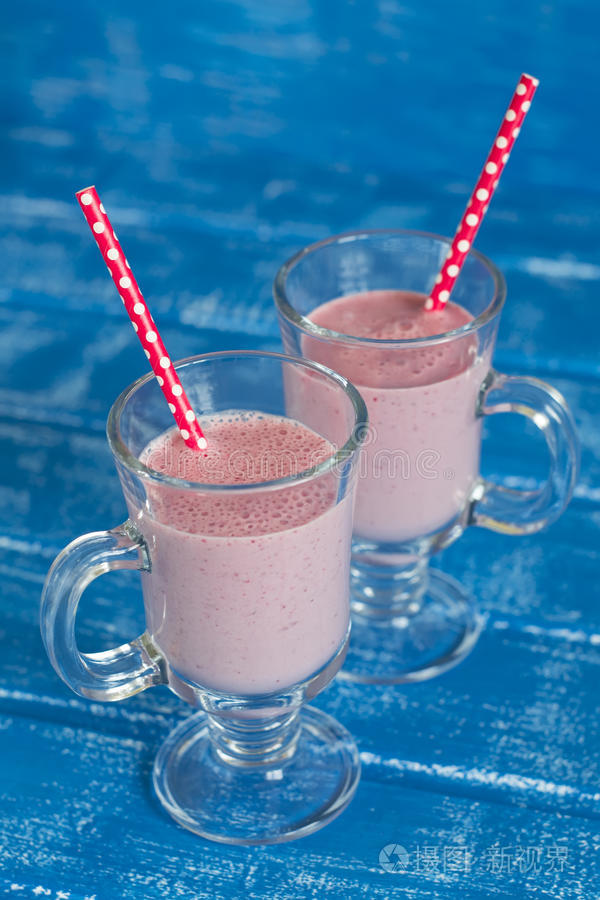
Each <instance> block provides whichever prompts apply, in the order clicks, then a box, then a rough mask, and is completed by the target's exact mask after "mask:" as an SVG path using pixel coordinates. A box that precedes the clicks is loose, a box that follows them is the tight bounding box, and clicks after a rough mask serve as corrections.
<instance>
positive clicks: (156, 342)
mask: <svg viewBox="0 0 600 900" xmlns="http://www.w3.org/2000/svg"><path fill="white" fill-rule="evenodd" d="M76 197H77V200H78V202H79V205H80V207H81V210H82V212H83V215H84V216H85V219H86V222H87V223H88V225H89V226H90V228H91V230H92V234H93V235H94V238H95V240H96V243H97V244H98V248H99V250H100V253H101V254H102V257H103V259H104V262H105V263H106V265H107V266H108V271H109V272H110V275H111V277H112V279H113V281H114V283H115V286H116V288H117V290H118V291H119V293H120V295H121V299H122V300H123V303H124V304H125V309H126V310H127V314H128V315H129V318H130V319H131V322H132V325H133V327H134V329H135V331H136V334H137V336H138V338H139V340H140V343H141V345H142V347H143V350H144V353H145V354H146V356H147V357H148V359H149V360H150V365H151V366H152V371H153V372H154V374H155V376H156V380H157V381H158V384H159V386H160V388H161V390H162V392H163V394H164V395H165V398H166V400H167V403H168V404H169V409H170V410H171V412H172V413H173V415H174V417H175V421H176V422H177V426H178V428H179V431H180V433H181V436H182V438H183V439H184V441H185V443H186V444H187V446H188V447H191V448H192V449H193V450H198V449H200V450H205V449H206V446H207V443H206V438H205V437H204V434H203V432H202V429H201V427H200V424H199V423H198V420H197V418H196V415H195V413H194V411H193V409H192V407H191V404H190V402H189V400H188V398H187V396H186V393H185V391H184V390H183V386H182V384H181V382H180V380H179V377H178V375H177V372H176V371H175V368H174V367H173V365H172V363H171V360H170V358H169V355H168V354H167V351H166V349H165V345H164V344H163V342H162V340H161V337H160V334H159V333H158V330H157V328H156V325H155V323H154V321H153V319H152V316H151V315H150V311H149V309H148V307H147V306H146V303H145V301H144V298H143V296H142V293H141V291H140V289H139V287H138V284H137V282H136V280H135V278H134V276H133V272H132V271H131V268H130V266H129V263H128V262H127V260H126V258H125V254H124V253H123V251H122V249H121V248H120V247H118V246H117V243H118V242H117V236H116V234H115V233H114V231H113V228H112V225H111V223H110V221H109V219H108V216H107V215H106V210H105V209H104V206H103V205H102V204H101V203H100V198H99V197H98V194H97V192H96V188H95V187H88V188H85V189H84V190H82V191H78V192H77V194H76Z"/></svg>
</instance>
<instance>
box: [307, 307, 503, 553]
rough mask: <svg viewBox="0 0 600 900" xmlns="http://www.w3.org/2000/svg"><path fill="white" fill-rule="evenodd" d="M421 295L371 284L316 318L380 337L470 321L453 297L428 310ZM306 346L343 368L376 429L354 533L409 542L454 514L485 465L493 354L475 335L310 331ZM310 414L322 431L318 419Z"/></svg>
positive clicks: (436, 330) (364, 461) (366, 455)
mask: <svg viewBox="0 0 600 900" xmlns="http://www.w3.org/2000/svg"><path fill="white" fill-rule="evenodd" d="M424 300H425V297H424V295H422V294H416V293H412V292H408V291H389V290H387V291H368V292H365V293H361V294H353V295H349V296H346V297H340V298H338V299H336V300H331V301H330V302H328V303H324V304H323V305H322V306H319V307H317V308H316V309H315V310H314V311H313V312H312V313H311V314H310V319H311V321H313V322H314V323H315V324H316V325H320V326H322V327H324V328H328V329H330V330H333V331H337V332H341V333H343V334H347V335H352V336H354V337H359V338H373V339H378V340H398V339H402V340H406V339H410V338H421V337H428V336H431V335H434V334H442V333H444V332H446V331H450V330H452V329H455V328H459V327H460V326H462V325H465V324H466V323H467V322H470V321H471V319H472V316H471V315H470V313H468V312H467V311H466V310H465V309H463V308H462V307H461V306H458V305H457V304H455V303H452V302H449V303H448V304H447V305H446V307H445V309H444V310H441V311H439V312H427V311H426V310H425V309H424V306H423V303H424ZM302 354H303V356H307V357H308V358H310V359H314V360H316V361H317V362H321V363H323V364H325V365H327V366H329V367H330V368H332V369H334V370H335V371H337V372H339V373H340V374H342V375H345V376H346V378H348V379H349V380H350V381H352V382H353V383H354V385H355V386H356V387H357V388H358V389H359V391H360V392H361V394H362V395H363V398H364V400H365V402H366V405H367V409H368V412H369V421H370V428H369V437H368V438H367V441H366V444H365V446H364V449H363V451H362V458H361V465H360V474H359V483H358V487H357V499H356V511H355V518H354V531H355V536H358V537H363V538H366V539H368V540H372V541H376V542H396V541H406V540H411V539H414V538H417V537H420V536H423V535H426V534H428V533H430V532H435V531H437V530H439V529H441V528H442V527H443V526H445V525H447V524H448V523H449V522H451V520H452V519H454V518H455V517H456V516H457V514H458V513H459V512H460V511H461V510H462V509H463V508H464V506H465V504H466V502H467V498H468V497H469V493H470V491H471V490H472V488H473V485H474V483H475V480H476V478H477V476H478V473H479V449H480V442H481V422H480V419H478V418H477V417H476V414H475V411H476V406H477V397H478V392H479V389H480V386H481V383H482V381H483V379H484V377H485V375H486V373H487V371H488V368H489V362H490V360H489V358H488V356H489V353H487V352H486V353H484V354H483V356H482V355H480V352H479V350H478V343H477V338H476V336H475V335H473V334H469V335H467V336H465V337H462V338H460V339H456V340H453V341H450V342H446V343H442V344H437V345H433V346H430V347H422V348H415V347H411V345H410V344H408V345H402V346H400V347H398V346H396V347H391V348H382V347H381V345H377V344H376V345H375V346H373V345H368V344H364V343H363V344H360V345H352V344H348V343H336V342H331V341H330V342H326V341H320V340H318V339H316V338H313V337H309V336H305V337H304V338H303V346H302ZM298 412H299V410H298ZM325 414H326V413H325ZM309 421H310V422H311V425H312V427H314V428H316V429H317V430H319V422H318V421H317V420H315V421H313V420H312V419H311V420H309Z"/></svg>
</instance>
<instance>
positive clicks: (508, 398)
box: [469, 370, 579, 535]
mask: <svg viewBox="0 0 600 900" xmlns="http://www.w3.org/2000/svg"><path fill="white" fill-rule="evenodd" d="M503 412H513V413H518V414H519V415H522V416H527V418H528V419H531V421H532V422H533V423H534V424H535V425H536V426H537V427H538V428H539V429H540V431H541V432H542V434H543V435H544V438H545V439H546V444H547V446H548V450H549V453H550V471H549V474H548V479H547V481H546V483H545V484H544V485H542V487H540V488H538V489H537V490H531V491H529V490H513V489H511V488H507V487H502V486H501V485H499V484H495V483H494V482H493V481H486V480H484V479H482V480H481V481H480V482H479V484H478V485H477V487H476V489H475V491H474V494H473V496H472V506H471V510H470V519H469V524H470V525H480V526H481V527H483V528H489V529H490V530H491V531H499V532H501V533H503V534H514V535H522V534H533V533H534V532H536V531H540V529H542V528H544V527H545V526H546V525H549V524H550V523H551V522H554V521H555V519H557V518H558V517H559V516H560V515H561V513H562V512H563V510H564V509H565V507H566V506H567V504H568V503H569V500H570V499H571V496H572V494H573V488H574V487H575V482H576V481H577V474H578V470H579V441H578V438H577V432H576V430H575V423H574V421H573V416H572V414H571V411H570V410H569V407H568V406H567V403H566V400H565V399H564V397H563V396H562V394H560V393H559V392H558V391H557V390H555V389H554V388H553V387H551V386H550V385H549V384H546V383H545V382H544V381H540V380H539V379H538V378H529V377H527V376H522V375H502V374H501V373H499V372H495V371H494V370H491V371H490V372H489V374H488V376H487V378H486V380H485V381H484V383H483V385H482V388H481V393H480V396H479V409H478V414H479V415H480V416H490V415H496V414H497V413H503Z"/></svg>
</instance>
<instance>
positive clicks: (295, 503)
mask: <svg viewBox="0 0 600 900" xmlns="http://www.w3.org/2000/svg"><path fill="white" fill-rule="evenodd" d="M175 365H176V368H177V372H178V375H179V377H180V379H181V382H182V384H183V386H184V388H185V391H186V393H187V395H188V397H189V399H190V402H191V403H192V406H193V408H194V409H195V411H196V412H197V414H198V415H199V416H201V417H202V418H203V421H204V422H205V423H208V422H209V420H211V419H213V418H214V417H215V416H216V417H217V418H218V417H221V419H222V418H223V417H226V418H227V417H229V418H231V417H233V419H235V418H236V417H239V416H243V415H244V411H254V412H258V413H259V414H260V415H261V416H262V417H263V420H264V418H269V417H276V418H275V420H272V419H271V420H270V421H271V422H273V421H274V422H275V425H276V424H277V423H281V422H282V419H283V418H286V419H289V418H290V412H289V406H290V404H289V398H288V395H289V393H290V390H292V389H293V388H294V386H295V385H298V384H303V385H304V389H310V392H311V396H312V398H313V403H314V404H315V406H318V405H319V404H320V403H324V404H331V403H335V405H336V407H337V408H338V410H339V414H338V415H337V416H336V418H335V422H332V423H331V424H330V425H329V426H328V427H327V428H325V430H324V431H322V432H320V434H321V438H320V439H319V440H320V443H319V446H318V452H317V451H315V456H314V464H312V465H310V466H309V468H301V467H300V466H295V460H296V458H297V459H302V460H303V461H306V459H307V458H308V460H309V461H311V462H312V461H313V457H312V456H311V455H310V453H311V452H312V451H310V452H309V456H308V457H307V456H306V448H305V449H304V451H303V454H304V455H302V456H300V455H299V451H297V450H295V447H296V446H297V445H295V444H294V443H292V444H291V445H288V444H285V445H284V446H281V447H278V446H276V444H277V441H276V440H274V439H273V434H275V432H273V431H269V440H270V441H271V443H270V444H269V445H268V446H266V447H263V446H262V445H261V450H260V453H259V452H258V449H257V450H256V452H255V453H251V452H250V451H248V449H246V450H245V451H244V452H241V451H239V450H238V449H236V450H234V451H233V453H231V452H228V454H227V453H226V454H225V456H224V455H223V454H222V453H221V454H219V453H218V452H217V450H215V449H214V448H213V451H212V456H211V447H210V439H209V448H208V450H207V451H206V454H207V462H206V464H207V465H209V464H210V465H211V466H214V465H216V466H217V467H219V471H220V473H221V474H222V475H223V477H221V475H219V477H218V478H217V477H216V475H214V473H213V475H214V477H213V476H211V479H210V483H200V482H198V481H187V480H185V479H184V478H183V477H178V474H179V469H177V468H175V473H176V474H175V475H173V474H172V473H173V468H172V466H171V468H169V467H167V468H166V469H165V467H164V466H159V465H158V464H157V463H158V457H155V456H154V455H153V453H163V452H164V453H166V452H170V451H169V450H168V447H167V448H166V449H165V446H166V445H165V446H162V445H161V444H156V449H155V451H153V453H151V454H148V452H147V448H148V446H149V445H150V444H151V442H156V440H157V438H160V436H161V435H164V434H165V433H167V432H168V431H169V429H171V430H172V424H173V422H172V417H171V414H170V413H169V410H168V408H167V404H166V403H165V402H164V398H163V396H162V393H161V391H160V389H159V387H158V385H157V383H156V381H155V379H154V377H153V376H152V375H147V376H145V377H144V378H141V379H140V380H139V381H137V382H135V384H133V385H132V386H131V387H129V388H127V389H126V390H125V391H124V392H123V393H122V394H121V396H120V397H119V398H118V399H117V400H116V402H115V403H114V405H113V407H112V409H111V412H110V415H109V418H108V425H107V434H108V441H109V445H110V448H111V451H112V453H113V457H114V461H115V464H116V468H117V471H118V474H119V479H120V482H121V486H122V489H123V493H124V496H125V501H126V504H127V508H128V511H129V519H128V520H127V521H126V522H125V523H124V524H123V525H121V526H120V527H118V528H115V529H113V530H111V531H105V532H97V533H94V534H88V535H84V536H83V537H80V538H78V539H77V540H75V541H74V542H73V543H72V544H70V545H69V546H68V547H66V548H65V549H64V550H63V551H62V553H61V554H60V555H59V556H58V557H57V559H56V560H55V562H54V563H53V565H52V568H51V570H50V572H49V574H48V577H47V580H46V584H45V586H44V591H43V595H42V606H41V630H42V637H43V640H44V644H45V646H46V650H47V652H48V656H49V658H50V661H51V663H52V665H53V666H54V668H55V669H56V671H57V672H58V674H59V675H60V676H61V678H62V679H63V680H64V681H65V682H66V683H67V685H69V687H70V688H72V690H74V691H75V692H76V693H78V694H80V695H81V696H83V697H87V698H89V699H91V700H95V701H98V700H104V701H106V700H122V699H124V698H126V697H130V696H131V695H133V694H136V693H138V692H139V691H143V690H145V689H146V688H148V687H150V686H152V685H155V684H167V685H168V686H169V687H170V688H171V690H173V691H174V692H175V694H177V695H178V696H179V697H181V698H182V699H183V700H185V701H186V702H187V703H189V704H190V705H191V706H192V707H195V708H197V709H199V710H201V712H199V713H197V714H195V715H192V716H191V717H190V718H189V719H186V720H185V721H184V722H183V723H182V724H181V725H179V726H178V727H177V728H175V730H174V731H173V732H172V733H171V734H170V735H169V737H168V738H167V740H166V741H165V743H164V744H163V746H162V747H161V749H160V750H159V753H158V756H157V757H156V761H155V764H154V773H153V781H154V786H155V790H156V792H157V794H158V797H159V799H160V800H161V802H162V804H163V806H164V807H165V809H166V810H167V812H168V813H169V814H170V815H171V816H172V817H173V818H174V819H175V820H176V821H177V822H179V824H181V825H183V826H184V827H186V828H188V829H190V830H192V831H195V832H197V833H198V834H201V835H203V836H204V837H207V838H210V839H213V840H216V841H221V842H225V843H233V844H253V843H270V842H278V841H283V840H289V839H292V838H296V837H301V836H303V835H305V834H308V833H310V832H312V831H314V830H315V829H317V828H319V827H321V826H322V825H325V824H326V823H327V822H328V821H330V820H331V819H332V818H333V817H334V816H336V815H338V814H339V813H340V812H341V811H342V810H343V809H344V808H345V806H346V805H347V804H348V803H349V801H350V800H351V798H352V796H353V794H354V791H355V789H356V786H357V783H358V778H359V772H360V764H359V758H358V752H357V749H356V746H355V744H354V741H353V740H352V738H351V736H350V735H349V734H348V732H347V731H346V730H345V729H344V728H343V727H342V726H341V725H340V724H339V723H338V722H336V721H335V720H334V719H332V718H331V717H330V716H328V715H326V714H325V713H322V712H321V711H319V710H316V709H312V708H310V707H309V708H306V709H303V705H304V704H305V702H306V701H307V700H310V699H311V698H313V697H314V696H315V695H316V694H317V693H318V692H319V691H321V690H322V689H323V688H324V687H325V686H326V685H327V684H328V682H329V681H330V680H331V679H332V678H333V677H334V676H335V674H336V673H337V671H338V669H339V668H340V666H341V665H342V662H343V660H344V656H345V653H346V648H347V643H348V633H349V622H350V610H349V566H350V546H351V535H352V509H353V500H354V489H355V483H356V470H357V467H356V462H357V457H358V449H359V446H360V441H361V435H362V433H364V425H365V422H366V409H365V406H364V403H363V401H362V399H361V397H360V395H359V394H358V392H357V391H356V390H355V388H354V387H352V385H350V384H348V383H347V381H346V380H345V379H344V378H343V377H341V376H339V375H337V374H335V373H333V372H330V371H329V370H327V369H325V368H324V367H322V366H320V365H318V364H314V363H311V362H307V361H303V360H299V359H297V358H296V359H290V358H288V357H285V356H282V355H280V354H269V353H256V352H252V351H248V352H226V353H213V354H206V355H204V356H198V357H193V358H190V359H187V360H183V361H181V362H179V363H176V364H175ZM229 418H227V421H229ZM255 421H256V420H255ZM296 421H297V422H299V423H300V424H304V423H303V420H302V417H301V418H300V419H299V420H296ZM292 424H293V423H292ZM275 425H274V426H273V427H275ZM292 430H293V437H294V440H295V439H296V437H297V435H298V434H299V432H300V431H301V429H300V430H299V429H297V428H296V427H295V426H294V428H293V429H292ZM277 433H279V432H277ZM308 434H309V440H310V439H312V437H314V435H312V437H311V435H310V432H309V433H308ZM208 435H209V432H207V436H208ZM305 436H306V435H305ZM323 438H325V441H323ZM279 440H282V439H281V438H279ZM286 440H287V439H286ZM324 445H325V449H324ZM152 446H155V444H153V445H152ZM182 446H183V444H182ZM145 450H146V452H145ZM187 452H188V453H190V452H192V451H187ZM294 454H296V456H294ZM142 460H144V461H142ZM250 466H254V470H253V471H252V472H250V469H249V468H248V467H250ZM256 466H260V469H258V470H257V469H256ZM240 467H241V468H240ZM284 471H285V472H286V473H287V474H286V475H285V476H283V477H274V476H277V475H278V473H279V472H284ZM165 472H169V473H170V474H165ZM187 472H188V470H187V469H186V470H185V473H186V474H187ZM240 473H242V475H243V477H242V482H247V481H248V480H249V479H248V478H247V477H246V475H247V474H251V475H252V478H251V481H252V483H240V480H239V478H237V483H229V484H227V483H223V482H227V481H229V482H231V481H232V478H231V476H232V475H236V476H237V475H238V474H240ZM258 475H260V476H261V477H260V478H258V477H257V476H258ZM235 480H236V479H234V481H235ZM215 481H216V482H217V483H215ZM219 482H220V483H219ZM114 569H139V570H140V572H141V573H142V574H141V579H142V589H143V595H144V606H145V612H146V625H147V628H146V631H145V632H144V634H142V635H141V636H140V637H138V638H137V639H135V640H133V641H132V642H131V643H127V644H123V645H122V646H120V647H117V648H115V649H114V650H111V651H107V652H100V653H91V654H84V653H81V652H80V651H79V650H78V648H77V643H76V639H75V619H76V614H77V606H78V603H79V599H80V597H81V594H82V593H83V591H84V590H85V588H86V586H87V585H88V584H89V583H90V581H91V580H92V579H94V578H96V577H97V576H98V575H101V574H103V573H105V572H108V571H112V570H114Z"/></svg>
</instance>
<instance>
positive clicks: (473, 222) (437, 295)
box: [425, 74, 539, 309]
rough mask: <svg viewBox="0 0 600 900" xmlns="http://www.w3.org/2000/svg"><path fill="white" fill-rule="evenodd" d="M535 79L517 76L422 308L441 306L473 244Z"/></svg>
mask: <svg viewBox="0 0 600 900" xmlns="http://www.w3.org/2000/svg"><path fill="white" fill-rule="evenodd" d="M538 84H539V81H538V79H537V78H532V76H531V75H525V74H523V75H521V77H520V79H519V83H518V85H517V87H516V90H515V92H514V94H513V97H512V100H511V101H510V105H509V107H508V109H507V110H506V113H505V114H504V118H503V120H502V124H501V125H500V128H499V130H498V134H497V135H496V137H495V139H494V143H493V144H492V149H491V150H490V152H489V154H488V158H487V159H486V161H485V165H484V166H483V169H482V170H481V174H480V176H479V178H478V179H477V183H476V185H475V189H474V190H473V193H472V194H471V198H470V200H469V202H468V203H467V208H466V209H465V212H464V214H463V217H462V219H461V222H460V225H459V226H458V229H457V231H456V234H455V235H454V240H453V241H452V246H451V247H450V250H449V252H448V255H447V257H446V259H445V261H444V265H443V266H442V270H441V272H440V273H439V275H438V276H437V278H436V280H435V284H434V286H433V289H432V291H431V293H430V295H429V297H428V298H427V300H426V301H425V309H443V308H444V306H445V305H446V303H447V302H448V298H449V297H450V292H451V291H452V288H453V287H454V283H455V281H456V279H457V277H458V274H459V272H460V270H461V268H462V265H463V263H464V261H465V259H466V256H467V253H468V252H469V250H470V248H471V247H472V245H473V241H474V240H475V235H476V234H477V231H478V229H479V226H480V225H481V220H482V219H483V217H484V215H485V214H486V211H487V208H488V204H489V202H490V199H491V197H492V194H493V193H494V191H495V190H496V185H497V184H498V181H499V179H500V175H501V174H502V170H503V169H504V166H505V165H506V163H507V160H508V157H509V156H510V152H511V150H512V148H513V144H514V142H515V140H516V139H517V135H518V134H519V131H520V129H521V124H522V123H523V119H524V118H525V116H526V115H527V113H528V111H529V107H530V106H531V98H532V97H533V95H534V94H535V92H536V89H537V86H538Z"/></svg>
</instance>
